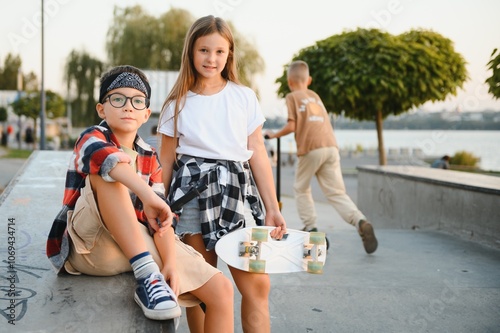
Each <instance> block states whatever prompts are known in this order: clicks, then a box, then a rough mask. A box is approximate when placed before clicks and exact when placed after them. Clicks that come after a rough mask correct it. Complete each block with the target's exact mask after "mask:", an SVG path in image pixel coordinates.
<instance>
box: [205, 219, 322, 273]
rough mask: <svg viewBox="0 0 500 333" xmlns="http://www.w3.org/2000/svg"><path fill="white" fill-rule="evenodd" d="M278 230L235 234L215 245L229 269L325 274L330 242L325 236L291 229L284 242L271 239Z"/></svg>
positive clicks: (247, 230)
mask: <svg viewBox="0 0 500 333" xmlns="http://www.w3.org/2000/svg"><path fill="white" fill-rule="evenodd" d="M273 229H274V227H250V228H244V229H239V230H235V231H232V232H230V233H228V234H227V235H225V236H223V237H222V238H221V239H219V241H218V242H217V244H216V245H215V251H216V252H217V255H218V256H219V257H220V258H221V259H222V260H223V261H224V262H225V263H226V264H228V265H230V266H232V267H235V268H238V269H241V270H244V271H247V272H252V273H292V272H303V271H305V272H308V273H313V274H321V273H323V266H324V264H325V261H326V251H327V250H326V240H325V233H323V232H305V231H299V230H293V229H287V234H286V235H285V236H284V237H283V239H281V240H276V239H273V238H271V236H270V232H271V231H272V230H273Z"/></svg>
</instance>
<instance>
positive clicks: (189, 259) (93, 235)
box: [47, 66, 233, 332]
mask: <svg viewBox="0 0 500 333" xmlns="http://www.w3.org/2000/svg"><path fill="white" fill-rule="evenodd" d="M150 98H151V88H150V86H149V83H148V80H147V78H146V76H145V75H144V73H142V72H141V71H140V70H139V69H137V68H135V67H132V66H118V67H115V68H113V69H111V70H110V71H108V72H107V73H105V74H104V75H103V76H102V78H101V88H100V96H99V103H98V104H97V106H96V110H97V113H98V114H99V117H100V118H102V119H103V121H102V122H101V123H100V124H99V125H98V126H92V127H90V128H88V129H87V130H85V131H84V132H82V134H81V135H80V137H79V139H78V140H77V141H76V144H75V147H74V151H73V154H72V158H71V161H70V165H69V169H68V171H67V175H66V189H65V192H64V199H63V207H62V210H61V211H60V212H59V214H58V215H57V217H56V219H55V221H54V222H53V225H52V229H51V230H50V234H49V238H48V240H47V256H48V258H49V259H50V261H51V262H52V264H53V265H54V267H55V269H56V271H57V273H61V272H64V271H66V272H68V273H70V274H82V273H83V274H88V275H96V276H110V275H115V274H119V273H123V272H127V271H131V270H132V271H133V273H134V276H135V278H136V280H137V288H136V291H135V296H134V299H135V301H136V302H137V304H138V305H139V306H140V307H141V309H142V311H143V312H144V315H145V316H146V317H147V318H150V319H156V320H165V319H171V318H175V317H179V316H180V315H181V310H180V307H179V304H178V301H177V295H180V296H179V301H180V303H181V305H186V306H193V305H195V304H198V303H200V301H202V302H203V303H205V305H206V309H207V310H206V312H207V318H206V319H207V320H206V323H209V322H210V323H211V325H212V327H214V325H220V326H218V327H217V328H216V329H215V330H214V331H217V332H232V331H233V287H232V283H231V282H230V280H229V279H227V278H226V277H225V276H223V275H222V274H221V272H220V271H219V270H217V269H216V268H213V267H212V266H211V265H209V264H208V263H206V262H205V260H204V259H203V257H202V256H201V255H200V254H199V253H198V252H196V251H194V250H193V249H192V248H191V247H189V246H186V245H185V244H183V243H182V242H181V241H179V240H178V239H177V238H176V236H175V235H174V231H173V228H172V218H173V213H172V212H171V210H170V208H169V206H168V205H167V204H166V202H165V200H164V194H165V193H164V187H163V183H162V174H161V167H160V165H159V162H158V157H157V154H156V151H155V150H154V149H152V148H151V147H150V146H149V145H148V144H146V143H145V142H144V141H143V140H142V139H141V138H140V137H139V136H138V135H137V130H138V129H139V127H140V126H141V125H142V124H144V123H146V121H147V120H148V118H149V116H150V114H151V110H150V109H149V100H150ZM166 281H168V282H169V284H170V286H169V284H167V282H166ZM211 315H213V320H211V318H210V316H211ZM215 316H217V317H215ZM221 316H222V318H221Z"/></svg>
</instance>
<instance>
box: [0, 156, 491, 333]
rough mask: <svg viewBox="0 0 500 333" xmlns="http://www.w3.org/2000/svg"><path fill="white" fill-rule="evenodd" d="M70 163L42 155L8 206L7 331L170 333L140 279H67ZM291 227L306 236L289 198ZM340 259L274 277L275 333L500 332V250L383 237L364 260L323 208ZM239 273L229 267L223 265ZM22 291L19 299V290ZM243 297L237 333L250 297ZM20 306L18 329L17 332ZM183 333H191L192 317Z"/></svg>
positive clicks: (387, 232) (3, 249) (4, 236)
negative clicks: (61, 269)
mask: <svg viewBox="0 0 500 333" xmlns="http://www.w3.org/2000/svg"><path fill="white" fill-rule="evenodd" d="M68 157H69V153H68V152H37V153H36V154H35V156H34V158H33V159H31V161H30V162H29V163H28V165H26V167H25V168H24V169H23V170H21V171H20V173H19V174H18V177H17V178H16V179H15V181H14V183H12V184H11V185H13V186H11V187H10V188H9V189H8V191H7V193H8V195H7V196H6V197H2V198H3V199H2V200H0V202H1V204H0V220H1V221H3V223H2V224H1V225H2V227H1V228H2V229H0V261H1V262H2V264H0V276H1V277H2V278H3V282H0V290H2V296H0V309H3V310H2V311H3V316H0V332H165V331H167V330H168V327H169V326H168V325H169V323H168V322H155V321H151V320H147V319H145V318H144V316H143V315H142V314H141V312H140V309H139V308H138V307H137V305H136V304H135V303H134V301H133V299H132V293H133V291H132V287H133V277H132V276H131V275H130V274H122V275H119V276H115V277H109V278H99V277H89V276H80V277H75V276H59V277H57V276H56V275H55V274H54V272H53V271H52V269H51V266H50V264H49V262H48V260H47V259H46V257H45V250H44V249H45V239H46V235H47V232H48V230H49V228H50V225H51V223H52V220H53V218H54V216H55V214H56V213H57V211H58V210H59V208H60V202H61V197H62V188H63V186H64V172H65V169H66V163H67V159H68ZM282 202H283V214H284V216H285V218H286V219H287V221H288V224H289V227H291V228H300V221H299V220H298V218H297V214H296V211H295V207H294V202H293V199H292V198H291V197H290V196H287V195H283V197H282ZM317 209H318V216H319V221H318V224H319V226H320V228H321V229H322V230H325V231H326V232H327V233H328V236H329V238H330V241H331V244H332V245H331V248H330V251H329V253H328V255H329V257H328V259H327V264H326V266H325V270H324V274H322V275H311V274H307V273H303V274H302V273H300V274H285V275H273V276H271V280H272V286H273V287H272V292H271V297H270V310H271V320H272V332H273V333H302V332H316V333H330V332H340V333H343V332H346V333H347V332H349V333H350V332H362V333H363V332H384V333H385V332H398V333H399V332H464V333H465V332H492V333H493V332H499V331H500V318H499V313H500V251H499V250H496V249H491V248H487V247H484V246H481V245H478V244H476V243H472V242H467V241H463V240H460V239H458V238H455V237H452V236H449V235H447V234H444V233H441V232H436V231H425V230H420V231H414V230H401V229H381V228H378V229H376V232H377V236H378V239H379V243H380V245H379V249H378V250H377V252H375V254H373V255H367V254H365V253H364V251H363V248H362V245H361V241H360V238H359V236H358V235H357V233H356V231H355V230H354V228H353V227H351V226H350V225H347V224H346V223H344V222H343V221H342V220H341V219H340V218H339V216H338V215H337V214H336V212H335V211H334V210H333V208H331V207H330V206H329V205H326V204H324V203H321V202H319V203H318V204H317ZM9 219H11V221H14V222H15V237H16V239H15V244H14V245H15V246H16V253H15V264H16V266H15V267H16V271H17V273H16V276H15V279H13V280H12V281H13V282H12V281H11V280H10V279H9V278H10V277H11V275H10V274H11V272H10V268H9V266H8V263H7V262H8V260H9V256H8V253H7V248H8V245H9V243H8V236H9V235H8V221H9ZM220 267H221V269H222V270H223V271H224V272H226V273H227V268H225V267H224V265H222V264H221V265H220ZM12 287H14V288H15V289H16V293H15V296H9V290H10V289H11V288H12ZM236 295H237V296H235V301H236V307H235V322H236V332H241V330H240V327H241V325H240V319H239V305H240V297H239V296H238V293H236ZM11 302H13V303H14V304H16V310H15V314H16V316H17V317H16V318H17V319H18V321H17V322H16V325H15V326H14V325H10V324H9V323H8V318H9V317H8V315H9V313H10V312H9V308H8V307H9V306H10V304H11ZM178 332H181V333H184V332H188V330H187V324H186V321H185V317H181V320H180V326H179V330H178Z"/></svg>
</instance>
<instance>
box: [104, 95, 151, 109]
mask: <svg viewBox="0 0 500 333" xmlns="http://www.w3.org/2000/svg"><path fill="white" fill-rule="evenodd" d="M113 96H114V98H113ZM120 97H121V98H122V99H120ZM127 100H130V103H131V104H132V107H133V108H134V109H136V110H138V111H140V110H144V109H146V108H147V107H148V106H149V98H146V97H144V96H140V95H137V96H132V97H127V96H125V95H124V94H120V93H112V94H109V95H108V96H106V97H104V100H103V101H102V103H103V104H104V103H106V101H109V104H111V106H112V107H115V108H122V107H124V106H125V104H127ZM136 103H139V105H136Z"/></svg>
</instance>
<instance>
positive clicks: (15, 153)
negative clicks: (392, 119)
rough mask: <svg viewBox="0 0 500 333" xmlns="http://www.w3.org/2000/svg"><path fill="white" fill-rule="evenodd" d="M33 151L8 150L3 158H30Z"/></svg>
mask: <svg viewBox="0 0 500 333" xmlns="http://www.w3.org/2000/svg"><path fill="white" fill-rule="evenodd" d="M32 152H33V151H32V150H25V149H7V153H6V154H5V155H4V156H2V158H24V159H26V158H28V157H30V155H31V153H32Z"/></svg>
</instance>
